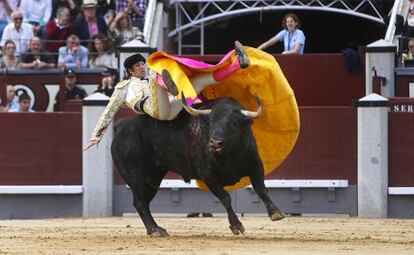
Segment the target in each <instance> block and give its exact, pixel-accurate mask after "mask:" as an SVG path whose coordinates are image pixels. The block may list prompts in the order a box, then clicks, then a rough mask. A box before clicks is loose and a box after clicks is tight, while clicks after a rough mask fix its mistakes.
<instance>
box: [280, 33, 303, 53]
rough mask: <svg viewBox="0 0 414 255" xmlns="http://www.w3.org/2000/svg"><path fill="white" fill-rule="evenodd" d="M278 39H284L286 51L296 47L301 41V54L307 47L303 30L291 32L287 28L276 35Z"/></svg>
mask: <svg viewBox="0 0 414 255" xmlns="http://www.w3.org/2000/svg"><path fill="white" fill-rule="evenodd" d="M276 39H277V40H278V41H280V42H282V41H283V45H284V46H285V51H290V50H292V49H294V48H295V46H296V44H298V43H299V44H300V45H301V47H300V51H299V54H300V55H302V54H303V50H304V48H305V34H303V32H302V30H300V29H295V31H294V32H293V33H290V32H289V31H287V30H282V31H280V32H279V33H278V34H277V35H276Z"/></svg>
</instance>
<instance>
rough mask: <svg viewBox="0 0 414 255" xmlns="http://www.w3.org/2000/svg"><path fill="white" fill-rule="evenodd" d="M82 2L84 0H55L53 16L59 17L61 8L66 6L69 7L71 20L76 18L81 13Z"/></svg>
mask: <svg viewBox="0 0 414 255" xmlns="http://www.w3.org/2000/svg"><path fill="white" fill-rule="evenodd" d="M81 4H82V0H53V3H52V17H53V18H56V17H57V14H58V9H59V8H62V7H66V8H68V9H69V14H70V17H71V20H75V18H76V16H77V15H78V14H79V7H80V6H81Z"/></svg>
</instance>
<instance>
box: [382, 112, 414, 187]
mask: <svg viewBox="0 0 414 255" xmlns="http://www.w3.org/2000/svg"><path fill="white" fill-rule="evenodd" d="M388 123H389V126H388V127H389V130H388V133H389V138H388V141H389V144H388V147H389V155H388V156H389V159H388V160H389V162H388V164H389V169H390V171H389V180H388V182H389V185H390V186H391V187H413V186H414V113H413V112H390V113H389V115H388Z"/></svg>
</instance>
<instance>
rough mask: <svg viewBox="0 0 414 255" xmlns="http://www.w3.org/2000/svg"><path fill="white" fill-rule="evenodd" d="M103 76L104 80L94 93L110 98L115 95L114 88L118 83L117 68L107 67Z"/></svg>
mask: <svg viewBox="0 0 414 255" xmlns="http://www.w3.org/2000/svg"><path fill="white" fill-rule="evenodd" d="M102 75H103V78H102V81H101V84H99V85H98V88H97V89H96V90H95V91H94V93H96V92H99V93H102V94H104V95H106V96H108V97H111V96H112V93H114V87H115V85H116V84H117V83H118V80H117V76H118V70H117V69H115V68H110V67H107V68H105V70H104V71H103V72H102Z"/></svg>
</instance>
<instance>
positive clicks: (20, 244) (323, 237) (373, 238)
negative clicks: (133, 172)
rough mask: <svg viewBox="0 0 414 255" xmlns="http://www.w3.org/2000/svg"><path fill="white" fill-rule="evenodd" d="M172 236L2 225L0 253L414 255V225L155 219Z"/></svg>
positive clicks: (136, 225)
mask: <svg viewBox="0 0 414 255" xmlns="http://www.w3.org/2000/svg"><path fill="white" fill-rule="evenodd" d="M156 220H157V222H158V223H159V224H160V226H162V227H164V228H166V229H167V231H168V232H169V234H170V236H169V237H166V238H151V237H148V236H147V235H146V234H145V229H144V226H143V224H142V223H141V220H140V219H139V218H137V217H116V218H102V219H80V218H79V219H78V218H76V219H51V220H1V221H0V254H24V255H29V254H30V255H31V254H42V255H43V254H45V255H49V254H59V255H61V254H62V255H68V254H100V255H104V254H111V255H112V254H134V255H135V254H177V255H178V254H180V255H181V254H197V255H198V254H209V255H210V254H217V255H230V254H281V255H291V254H306V255H307V254H330V255H332V254H355V255H356V254H358V255H365V254H375V255H381V254H386V255H391V254H398V255H404V254H407V255H408V254H410V255H412V254H414V220H369V219H357V218H343V217H342V218H341V217H340V218H327V217H320V218H313V217H287V218H285V219H283V220H281V221H278V222H271V221H270V220H269V219H268V218H267V217H257V216H246V217H241V218H240V220H241V221H242V222H243V224H244V226H245V228H246V232H245V234H244V235H240V236H234V235H233V234H232V233H231V232H230V229H229V228H228V222H227V218H226V217H224V216H215V217H213V218H186V217H184V216H178V217H165V216H164V217H163V216H161V215H158V216H157V217H156Z"/></svg>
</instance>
